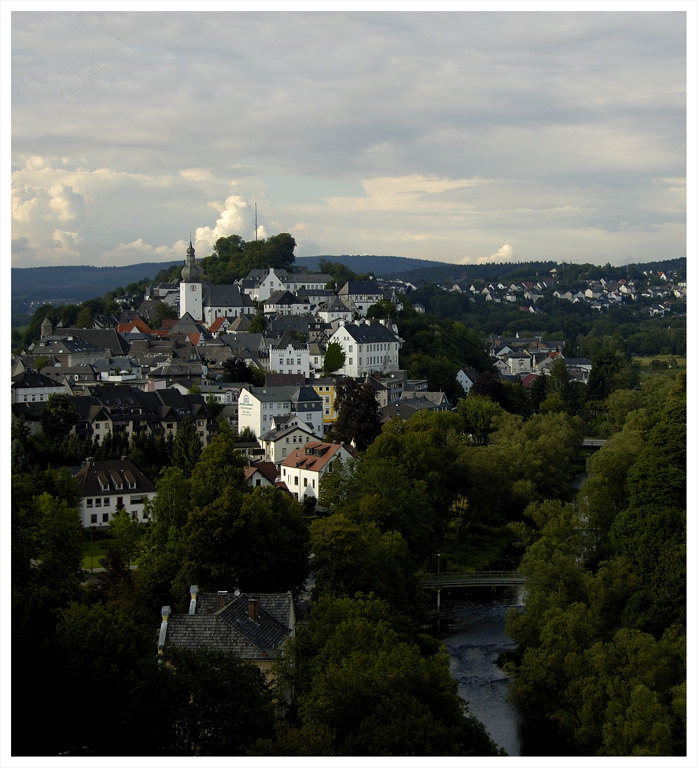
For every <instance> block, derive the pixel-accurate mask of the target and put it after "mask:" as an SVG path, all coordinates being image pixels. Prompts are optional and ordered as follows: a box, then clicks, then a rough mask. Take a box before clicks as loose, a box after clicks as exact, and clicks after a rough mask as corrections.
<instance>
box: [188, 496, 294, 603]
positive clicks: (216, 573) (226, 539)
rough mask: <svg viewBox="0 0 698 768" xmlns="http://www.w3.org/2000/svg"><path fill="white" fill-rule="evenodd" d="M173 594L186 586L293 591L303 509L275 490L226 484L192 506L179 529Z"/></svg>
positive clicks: (214, 589) (212, 589) (215, 589)
mask: <svg viewBox="0 0 698 768" xmlns="http://www.w3.org/2000/svg"><path fill="white" fill-rule="evenodd" d="M183 547H184V553H183V558H182V565H181V568H180V571H179V573H178V576H177V579H176V581H175V585H174V590H175V594H179V595H183V594H186V593H187V592H188V589H189V585H190V584H198V586H199V588H200V589H201V590H203V591H217V590H219V589H225V588H227V587H230V588H232V585H234V584H239V586H240V588H241V589H245V590H252V591H260V592H277V591H288V590H290V591H293V592H299V591H300V589H301V588H302V586H303V584H304V582H305V579H306V577H307V573H308V554H309V552H308V528H307V523H306V521H305V517H304V515H303V507H302V505H300V504H299V503H298V502H296V501H295V500H294V499H292V498H291V497H289V496H287V495H285V494H283V493H282V492H281V491H279V490H278V489H277V488H270V487H268V488H255V489H254V490H253V491H252V492H251V493H247V492H245V493H243V492H241V491H240V490H239V489H238V488H235V487H234V486H233V485H227V486H225V488H223V489H222V491H221V492H220V493H219V495H218V496H217V497H216V498H215V499H214V500H213V501H211V502H210V503H208V504H207V505H205V506H201V507H198V506H197V507H194V508H193V509H192V511H191V512H190V514H189V520H188V522H187V525H186V526H185V529H184V544H183Z"/></svg>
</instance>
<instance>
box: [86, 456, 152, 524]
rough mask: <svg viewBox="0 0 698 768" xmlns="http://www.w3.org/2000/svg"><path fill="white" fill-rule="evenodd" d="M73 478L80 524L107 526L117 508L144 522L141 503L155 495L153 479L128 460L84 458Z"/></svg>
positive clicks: (142, 504)
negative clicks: (77, 495) (77, 492)
mask: <svg viewBox="0 0 698 768" xmlns="http://www.w3.org/2000/svg"><path fill="white" fill-rule="evenodd" d="M75 479H76V480H77V481H78V486H79V488H80V518H81V522H82V525H83V527H85V528H88V527H91V526H97V527H98V528H102V527H106V526H108V525H109V521H110V520H111V518H112V515H113V514H114V513H115V512H117V511H118V510H120V509H123V510H125V511H126V512H127V513H128V515H129V516H130V517H134V518H136V519H137V520H138V521H139V522H143V521H144V520H145V519H146V518H145V516H144V504H145V502H146V500H148V499H152V498H154V496H155V494H156V489H155V486H154V485H153V483H152V482H151V481H150V480H149V479H148V478H147V477H146V476H145V475H144V474H143V473H142V472H141V471H140V470H139V469H137V468H136V467H135V466H134V465H133V464H132V463H131V462H130V461H128V460H127V459H121V460H120V461H94V460H93V459H91V458H90V459H87V462H86V463H85V466H84V467H82V469H81V470H80V471H79V472H78V473H77V475H76V476H75Z"/></svg>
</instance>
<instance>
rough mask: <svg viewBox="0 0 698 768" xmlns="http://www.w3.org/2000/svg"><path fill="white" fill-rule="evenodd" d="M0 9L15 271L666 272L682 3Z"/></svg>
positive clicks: (672, 248)
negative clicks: (201, 265) (291, 243)
mask: <svg viewBox="0 0 698 768" xmlns="http://www.w3.org/2000/svg"><path fill="white" fill-rule="evenodd" d="M6 5H10V6H12V13H11V55H10V57H11V69H10V76H11V83H10V86H11V87H10V88H9V89H8V88H4V91H5V93H7V92H8V91H9V92H10V97H9V98H10V100H11V110H12V111H11V171H10V175H11V239H12V260H11V263H12V266H17V267H29V266H44V265H73V264H90V265H95V266H107V265H123V264H131V263H137V262H143V261H171V260H174V259H184V258H185V253H186V247H187V245H188V241H189V238H190V237H191V239H192V240H193V241H194V245H195V248H196V253H197V256H198V257H205V256H207V255H209V254H210V253H211V248H212V246H213V245H214V243H215V242H216V240H217V239H218V238H219V237H223V236H227V235H230V234H238V235H241V236H242V237H243V238H244V239H245V240H251V239H254V238H255V206H256V209H257V222H258V226H257V236H258V237H267V236H270V235H274V234H277V233H280V232H288V233H290V234H291V235H293V237H294V238H295V240H296V243H297V248H296V256H297V257H300V256H314V255H318V254H320V255H339V254H378V255H391V256H406V257H412V258H421V259H428V260H434V261H445V262H452V263H462V264H474V263H480V264H482V263H491V262H502V261H503V262H518V261H537V260H555V261H558V262H559V261H569V262H590V263H596V264H605V263H607V262H610V263H611V264H613V265H624V264H626V263H628V262H630V263H633V262H635V263H638V262H644V261H651V260H657V259H672V258H678V257H683V256H685V255H686V236H687V229H686V227H687V222H686V194H687V184H686V168H687V154H686V153H687V143H686V136H687V133H686V108H687V103H686V102H687V82H686V71H687V64H686V57H687V49H686V30H687V21H686V14H685V11H686V10H687V9H689V7H690V6H691V5H692V4H689V3H681V2H679V3H671V2H666V3H664V4H662V5H659V4H654V3H650V4H644V5H641V6H640V7H641V8H643V9H647V8H651V9H652V10H636V7H637V6H638V4H636V3H622V4H618V3H617V4H615V5H614V4H611V5H610V6H609V4H608V3H606V4H603V6H602V5H595V4H593V3H587V4H585V6H584V7H586V8H594V9H600V8H601V7H610V8H615V9H618V8H621V9H624V10H620V11H619V10H614V11H611V12H603V11H600V10H593V11H592V12H579V11H577V10H575V9H576V8H579V7H581V6H579V5H576V4H573V3H553V4H547V6H546V7H547V9H548V10H547V11H536V10H532V9H533V8H536V7H540V5H539V6H531V5H530V4H527V3H517V4H516V5H515V6H506V5H505V6H501V7H502V8H504V7H515V8H517V9H521V10H515V11H512V10H496V11H494V12H482V11H476V10H473V8H474V7H476V6H473V5H471V4H468V3H440V4H438V5H437V4H431V5H419V4H417V5H416V6H415V5H411V6H407V5H406V4H404V3H397V4H395V3H393V4H390V3H383V4H371V5H365V4H361V3H357V4H355V7H357V8H360V9H364V10H359V11H357V12H349V11H346V10H332V9H333V8H335V9H336V8H343V7H344V6H343V5H342V4H337V5H333V4H329V3H318V4H305V6H298V8H300V7H312V8H317V9H318V10H299V9H298V8H296V6H295V4H293V3H290V4H271V5H269V6H268V8H267V6H265V5H264V4H263V3H257V4H253V5H249V4H248V5H244V6H243V5H240V4H226V3H214V4H203V3H199V4H197V5H196V6H193V5H192V6H190V5H188V4H186V3H185V4H180V5H178V6H175V5H174V4H171V3H160V4H151V5H150V6H148V4H147V3H139V4H128V3H121V4H120V5H119V7H123V8H128V9H142V8H146V7H155V8H157V9H162V10H158V11H155V12H143V11H142V10H127V11H114V10H113V8H114V7H116V6H114V5H113V4H111V5H109V4H103V3H97V2H93V3H87V4H81V5H79V4H76V5H75V7H76V8H80V9H81V10H77V11H76V10H66V8H69V7H71V6H68V5H66V4H64V3H55V4H54V3H50V4H41V3H40V4H38V5H36V6H33V4H32V3H9V4H6ZM194 7H196V8H213V9H214V10H213V11H182V10H174V9H175V8H194ZM243 7H244V8H263V9H264V10H262V11H254V10H253V11H250V10H241V8H243ZM405 7H410V8H412V7H420V8H440V9H445V10H437V11H433V12H432V11H427V10H419V11H416V12H412V11H407V10H401V9H403V8H405ZM477 7H480V6H477ZM488 7H500V6H496V4H491V5H490V6H488ZM223 8H230V9H232V10H221V9H223ZM369 8H370V9H373V8H383V9H386V8H388V9H392V10H379V11H372V10H365V9H369ZM551 8H552V9H553V10H551ZM659 8H665V9H668V10H667V11H659V10H654V9H659ZM25 9H27V10H25ZM85 9H88V10H85ZM110 9H112V10H110ZM270 9H274V10H270ZM286 9H288V10H286ZM694 10H695V7H693V10H692V11H691V13H693V11H694ZM3 13H5V10H4V9H3ZM692 18H693V20H694V21H695V16H693V17H692ZM3 21H4V19H3ZM689 29H692V27H691V26H690V22H689ZM6 61H7V59H4V60H3V62H4V63H5V62H6ZM5 69H7V68H5ZM691 99H693V95H692V96H691ZM692 141H693V140H692ZM3 159H4V162H3V166H4V167H5V168H7V167H8V166H9V158H6V157H4V156H3ZM4 245H5V243H4V241H3V246H4Z"/></svg>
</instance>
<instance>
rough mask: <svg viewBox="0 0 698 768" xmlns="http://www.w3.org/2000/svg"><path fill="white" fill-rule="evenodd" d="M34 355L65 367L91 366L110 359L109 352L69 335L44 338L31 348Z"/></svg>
mask: <svg viewBox="0 0 698 768" xmlns="http://www.w3.org/2000/svg"><path fill="white" fill-rule="evenodd" d="M30 351H31V353H32V354H33V355H39V356H41V357H46V358H48V359H49V360H50V359H52V358H53V359H54V360H55V361H56V362H58V363H60V364H61V365H65V366H73V365H90V364H91V363H95V362H97V360H103V359H104V358H108V357H109V350H108V349H105V348H104V347H98V346H97V345H96V344H92V343H91V342H89V341H85V340H84V339H80V338H78V337H77V336H71V335H68V334H60V335H58V334H54V335H52V336H44V337H43V338H42V339H39V341H37V342H36V344H33V345H32V346H31V347H30Z"/></svg>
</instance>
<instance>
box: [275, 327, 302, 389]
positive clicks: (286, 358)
mask: <svg viewBox="0 0 698 768" xmlns="http://www.w3.org/2000/svg"><path fill="white" fill-rule="evenodd" d="M269 370H270V371H274V372H275V373H295V374H302V375H303V376H305V378H306V379H307V378H308V376H310V355H309V352H308V345H307V343H306V342H305V341H298V339H296V338H295V337H294V335H293V334H292V333H291V332H290V331H286V333H284V335H283V336H282V337H281V338H280V339H279V341H278V342H277V343H276V344H275V345H273V346H272V347H271V348H270V349H269Z"/></svg>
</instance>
